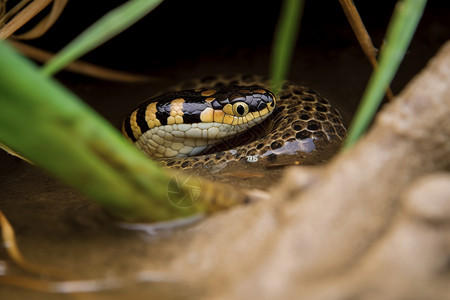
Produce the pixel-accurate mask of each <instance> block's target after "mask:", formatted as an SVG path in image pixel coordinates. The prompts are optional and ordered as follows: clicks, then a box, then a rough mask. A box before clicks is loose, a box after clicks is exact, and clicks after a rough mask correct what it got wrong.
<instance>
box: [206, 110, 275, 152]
mask: <svg viewBox="0 0 450 300" xmlns="http://www.w3.org/2000/svg"><path fill="white" fill-rule="evenodd" d="M281 110H282V109H275V110H274V112H273V113H272V114H271V115H269V116H268V117H267V118H266V119H264V120H263V121H261V122H260V123H258V124H256V125H254V126H253V127H250V128H249V129H248V130H246V131H244V132H241V133H238V134H236V135H234V136H231V137H228V138H225V139H222V141H221V142H218V143H216V144H214V145H212V146H210V147H208V148H207V149H205V150H204V151H203V152H202V155H203V154H205V155H207V154H213V153H216V152H221V151H227V150H230V149H233V148H236V147H241V146H245V145H248V144H250V143H252V142H254V141H256V140H258V139H260V138H262V137H265V136H266V135H267V134H268V133H269V132H271V131H272V129H273V128H274V127H275V126H276V122H275V119H276V115H278V114H279V113H280V112H281Z"/></svg>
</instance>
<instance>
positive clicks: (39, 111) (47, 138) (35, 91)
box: [0, 42, 217, 221]
mask: <svg viewBox="0 0 450 300" xmlns="http://www.w3.org/2000/svg"><path fill="white" fill-rule="evenodd" d="M0 65H1V66H2V67H1V68H0V107H1V109H0V141H1V142H3V143H4V144H6V145H8V146H9V147H11V148H12V149H14V150H15V151H17V152H18V153H19V154H21V155H23V156H25V157H26V158H28V159H30V160H31V161H33V162H34V163H35V164H36V165H37V166H41V167H42V168H44V169H46V170H48V171H49V172H50V173H52V174H54V175H56V176H57V177H58V178H59V179H61V180H63V181H65V182H67V183H69V184H70V185H72V186H73V187H75V188H77V189H79V190H80V191H82V192H83V193H84V194H86V195H88V196H90V197H91V198H92V199H93V200H96V201H97V202H98V203H100V204H101V205H103V206H104V207H105V208H107V209H108V210H109V211H110V212H111V213H112V214H113V215H115V216H118V217H120V218H121V219H123V220H126V221H155V220H156V221H158V220H167V219H172V218H179V217H183V216H188V215H192V214H195V213H199V212H204V211H205V210H206V209H207V208H206V206H207V205H206V204H205V203H204V202H202V199H200V200H198V202H197V205H192V206H185V207H180V206H177V205H173V204H172V203H171V202H170V201H169V200H170V199H169V198H168V191H171V192H172V193H173V194H175V195H179V196H180V197H185V198H187V199H185V201H191V202H192V203H195V200H196V199H191V198H192V197H193V196H192V190H191V189H192V188H191V187H190V186H189V185H180V184H176V183H174V182H173V180H172V181H171V179H172V178H173V177H172V176H173V174H172V173H169V172H168V171H166V170H162V169H160V168H158V167H157V165H156V164H155V163H153V162H151V161H150V160H148V158H146V157H145V156H144V155H143V154H142V153H140V152H139V151H138V150H137V149H136V148H135V147H133V146H132V145H131V143H129V142H127V141H126V140H125V139H124V138H123V137H122V136H121V135H120V133H119V132H118V131H117V130H116V129H115V128H113V127H112V126H111V125H110V124H109V123H108V122H106V121H105V120H104V119H103V118H101V117H100V116H99V115H98V114H97V113H96V112H95V111H94V110H93V109H91V108H90V107H89V106H87V105H85V104H84V103H83V102H81V101H80V100H79V99H78V98H76V96H75V95H73V94H72V93H70V92H69V91H67V90H66V89H65V88H63V87H62V86H61V85H59V84H58V83H57V82H55V81H53V80H52V79H50V78H47V77H45V76H42V74H41V73H40V72H39V70H38V69H37V68H36V67H35V66H34V65H32V64H31V63H30V62H29V61H26V60H25V59H24V58H23V57H21V56H19V55H17V54H16V53H14V51H13V50H12V48H10V46H8V45H7V44H6V42H0ZM189 184H190V185H191V186H193V188H200V189H202V188H203V191H204V193H202V195H200V196H202V197H203V196H208V195H209V196H211V195H210V194H211V193H210V192H209V191H210V190H208V188H206V189H205V188H204V187H203V186H202V184H203V183H202V182H201V181H200V180H198V179H196V178H192V179H191V180H190V182H189ZM216 196H217V195H216ZM214 205H216V203H214Z"/></svg>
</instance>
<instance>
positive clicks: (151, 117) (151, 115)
mask: <svg viewBox="0 0 450 300" xmlns="http://www.w3.org/2000/svg"><path fill="white" fill-rule="evenodd" d="M145 121H146V122H147V124H148V127H149V128H154V127H158V126H161V122H160V121H159V120H158V119H157V118H156V102H153V103H150V104H149V105H147V109H146V110H145Z"/></svg>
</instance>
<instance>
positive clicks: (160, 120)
mask: <svg viewBox="0 0 450 300" xmlns="http://www.w3.org/2000/svg"><path fill="white" fill-rule="evenodd" d="M268 86H269V83H268V80H266V79H264V78H262V77H261V76H254V75H252V76H246V75H232V76H224V75H220V76H211V77H205V78H201V79H196V80H191V81H188V82H185V83H183V84H180V85H178V86H176V87H174V88H173V89H172V92H169V93H166V94H163V95H160V96H158V97H155V98H152V99H150V100H148V101H146V102H144V103H143V104H141V105H140V106H139V107H138V108H136V109H135V110H133V111H132V112H131V113H130V114H129V115H128V116H127V117H126V119H125V120H124V122H123V126H122V132H123V134H124V135H125V136H126V137H127V138H128V139H129V140H131V141H132V142H133V143H135V144H136V146H137V147H138V148H140V149H141V150H142V151H143V152H144V153H145V154H146V155H148V156H150V157H153V158H155V159H157V160H158V161H159V162H160V163H161V164H162V165H163V166H166V167H171V168H176V169H182V170H197V171H198V170H205V169H208V170H209V171H208V172H216V171H221V170H224V169H228V168H229V167H230V166H231V168H242V167H248V166H251V167H255V166H257V167H264V168H266V167H268V166H277V165H285V164H318V163H323V162H325V161H326V160H327V159H329V158H330V157H331V156H332V155H333V154H334V153H335V152H337V151H338V149H339V148H340V146H341V144H342V142H343V140H344V138H345V135H346V129H345V127H344V125H343V120H342V117H341V115H340V113H339V112H338V110H337V109H336V108H334V107H333V106H332V105H331V104H330V102H329V101H328V100H326V99H325V98H323V97H321V96H320V95H319V94H317V93H315V92H313V91H312V90H311V89H309V88H307V87H302V86H298V85H295V84H292V83H289V82H286V83H285V84H284V85H283V88H282V91H281V92H280V93H279V95H278V99H276V98H275V96H274V95H273V94H272V93H271V92H270V91H269V90H268Z"/></svg>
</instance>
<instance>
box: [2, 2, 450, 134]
mask: <svg viewBox="0 0 450 300" xmlns="http://www.w3.org/2000/svg"><path fill="white" fill-rule="evenodd" d="M124 2H125V1H117V0H113V1H81V0H77V1H69V3H68V5H67V6H66V8H65V10H64V12H63V14H62V15H61V17H60V19H59V20H58V21H57V23H56V24H55V25H54V26H53V27H52V28H51V29H50V30H49V31H48V33H47V34H46V35H45V36H43V37H41V38H39V39H37V40H33V41H29V42H28V43H30V44H32V45H35V46H38V47H41V48H43V49H46V50H49V51H52V52H57V51H58V50H60V49H61V48H62V47H64V46H65V45H66V44H67V43H68V42H70V41H71V40H72V39H73V38H75V37H76V36H77V35H78V34H79V33H81V32H82V31H83V30H84V29H86V28H87V27H89V26H90V25H91V24H93V23H94V22H95V21H96V20H98V19H99V18H100V17H102V16H103V15H104V14H106V13H107V12H108V11H110V10H111V9H114V8H115V7H117V6H119V5H120V4H122V3H124ZM354 2H355V4H356V6H357V8H358V10H359V12H360V15H361V17H362V19H363V21H364V22H365V25H366V27H367V29H368V31H369V33H370V35H371V36H372V39H373V42H374V44H375V46H376V47H380V46H381V45H382V42H383V37H384V35H385V31H386V28H387V26H388V23H389V20H390V18H391V15H392V12H393V9H394V6H395V3H396V1H392V0H391V1H387V0H381V1H365V0H356V1H354ZM9 3H10V5H12V4H13V1H10V2H9ZM281 3H282V1H280V0H272V1H256V0H239V1H238V0H227V1H210V0H208V1H205V0H193V1H186V0H166V1H164V2H163V3H162V4H161V5H160V6H158V7H157V8H156V9H155V10H154V11H152V12H151V13H150V14H148V15H147V16H145V17H144V18H143V19H141V20H140V21H139V22H137V23H136V24H135V25H133V26H132V27H131V28H129V29H127V30H125V31H124V32H123V33H121V34H120V35H118V36H116V37H114V38H113V39H112V40H110V41H108V42H107V43H105V44H103V45H101V46H100V47H99V48H97V49H95V50H93V51H92V52H90V53H88V54H87V55H85V56H84V57H83V58H82V59H83V60H85V61H88V62H92V63H95V64H98V65H102V66H106V67H110V68H115V69H119V70H126V71H131V72H136V73H143V74H147V75H153V76H156V77H159V78H162V79H164V81H163V82H160V83H156V84H153V83H149V84H147V85H138V86H136V85H132V86H130V84H123V83H122V84H121V83H115V82H101V81H98V80H96V79H95V80H93V79H90V78H86V77H83V76H77V75H75V76H74V75H71V74H67V73H65V72H62V73H60V74H58V75H57V79H59V80H60V81H61V82H63V83H64V84H65V85H66V86H68V87H69V88H70V89H71V90H73V91H74V92H75V93H77V94H78V95H79V96H80V97H81V98H82V99H84V100H85V101H87V102H88V103H89V104H90V105H92V106H93V107H94V108H96V109H97V110H98V111H100V113H101V114H103V115H104V116H105V117H107V118H108V119H109V120H110V121H112V122H113V123H114V124H116V125H117V126H119V124H120V121H121V118H122V117H123V115H124V114H125V113H124V111H126V112H128V111H129V110H130V109H131V108H132V107H133V106H134V105H135V104H137V103H139V102H141V101H143V100H145V99H146V98H148V97H149V95H151V94H154V93H155V92H157V91H159V90H163V89H164V88H165V86H166V85H169V84H171V83H177V82H179V81H182V80H186V79H189V78H192V77H199V76H205V75H211V74H216V73H246V74H262V75H267V74H268V71H269V57H270V50H271V43H272V39H273V33H274V29H275V27H276V22H277V18H278V14H279V12H280V8H281ZM29 26H31V25H29ZM24 29H26V28H24ZM449 38H450V1H442V0H431V1H428V4H427V7H426V10H425V13H424V16H423V18H422V20H421V22H420V24H419V26H418V30H417V32H416V34H415V37H414V39H413V41H412V43H411V46H410V48H409V50H408V52H407V54H406V56H405V60H404V62H403V63H402V65H401V67H400V69H399V71H398V73H397V76H396V78H395V80H394V82H393V83H392V89H393V91H394V93H398V92H400V91H401V89H402V88H403V87H404V85H405V84H406V83H407V82H408V81H409V80H410V79H411V78H412V77H413V76H414V75H415V74H417V73H418V72H419V71H420V70H421V69H422V68H423V67H424V66H425V65H426V63H427V61H428V60H429V59H430V58H431V57H432V56H433V55H434V54H435V53H436V51H437V49H438V48H439V47H440V46H441V45H442V44H443V43H444V42H445V41H446V40H448V39H449ZM371 72H372V70H371V66H370V65H369V63H368V61H367V59H366V58H365V56H364V54H363V52H362V50H361V49H360V47H359V45H358V42H357V40H356V38H355V36H354V34H353V32H352V30H351V28H350V25H349V24H348V21H347V19H346V17H345V15H344V12H343V11H342V8H341V6H340V4H339V1H338V0H307V1H306V4H305V8H304V14H303V18H302V22H301V28H300V34H299V39H298V42H297V47H296V49H295V53H294V57H293V60H292V64H291V70H290V73H289V79H291V80H292V81H294V82H297V83H300V84H303V85H308V86H310V87H312V88H313V89H316V90H318V91H320V92H321V93H322V94H323V95H325V96H326V97H328V98H331V99H332V100H334V101H335V102H336V103H337V105H338V106H340V107H341V109H342V110H343V113H344V115H346V117H347V121H348V120H349V119H350V118H351V115H352V114H353V112H354V111H355V109H356V107H357V103H358V101H359V100H360V98H361V95H362V93H363V91H364V88H365V86H366V84H367V81H368V80H369V77H370V74H371ZM113 97H115V98H117V99H112V98H113ZM111 101H113V102H114V104H113V105H111V103H112V102H111ZM113 108H115V109H116V110H114V109H113Z"/></svg>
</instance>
